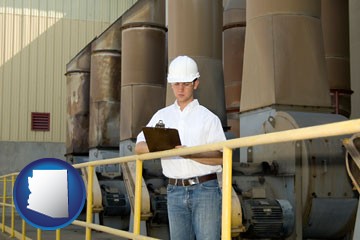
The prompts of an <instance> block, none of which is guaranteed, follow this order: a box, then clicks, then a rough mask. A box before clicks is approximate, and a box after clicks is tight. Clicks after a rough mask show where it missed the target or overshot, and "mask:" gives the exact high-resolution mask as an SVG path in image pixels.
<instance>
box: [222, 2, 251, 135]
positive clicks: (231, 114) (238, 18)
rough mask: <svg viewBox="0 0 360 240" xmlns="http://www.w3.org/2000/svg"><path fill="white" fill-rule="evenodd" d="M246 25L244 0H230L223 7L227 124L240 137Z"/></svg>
mask: <svg viewBox="0 0 360 240" xmlns="http://www.w3.org/2000/svg"><path fill="white" fill-rule="evenodd" d="M245 27H246V0H241V1H239V0H230V1H228V2H227V4H226V6H225V8H224V26H223V41H224V43H223V49H224V52H223V54H224V82H225V100H226V112H227V120H228V125H229V126H230V132H232V133H233V134H234V136H235V137H240V129H239V126H240V124H239V111H240V94H241V79H242V72H243V58H244V44H245Z"/></svg>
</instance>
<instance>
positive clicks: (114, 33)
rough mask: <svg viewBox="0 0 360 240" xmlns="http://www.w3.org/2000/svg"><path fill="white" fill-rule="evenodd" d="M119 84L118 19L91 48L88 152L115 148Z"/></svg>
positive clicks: (117, 129) (119, 28)
mask: <svg viewBox="0 0 360 240" xmlns="http://www.w3.org/2000/svg"><path fill="white" fill-rule="evenodd" d="M120 84H121V18H119V19H118V20H117V21H115V22H114V23H113V24H112V25H111V26H110V27H109V28H108V29H107V30H105V31H104V32H103V33H102V34H101V35H100V36H99V37H98V39H96V41H94V42H93V44H92V53H91V77H90V128H89V147H90V148H118V144H119V122H120Z"/></svg>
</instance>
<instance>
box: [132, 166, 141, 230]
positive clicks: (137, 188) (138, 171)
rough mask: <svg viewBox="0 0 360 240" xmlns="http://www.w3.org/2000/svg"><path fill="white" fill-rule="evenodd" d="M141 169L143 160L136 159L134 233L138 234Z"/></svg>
mask: <svg viewBox="0 0 360 240" xmlns="http://www.w3.org/2000/svg"><path fill="white" fill-rule="evenodd" d="M142 169H143V161H142V160H140V159H136V180H135V207H134V234H137V235H140V221H141V187H142Z"/></svg>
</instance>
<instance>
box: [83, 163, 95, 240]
mask: <svg viewBox="0 0 360 240" xmlns="http://www.w3.org/2000/svg"><path fill="white" fill-rule="evenodd" d="M88 169H89V171H88V185H87V204H86V223H87V224H89V223H92V217H93V216H92V214H93V213H92V202H93V185H94V166H91V165H90V166H89V168H88ZM85 239H86V240H91V228H90V227H86V235H85Z"/></svg>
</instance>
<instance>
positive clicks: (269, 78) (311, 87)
mask: <svg viewBox="0 0 360 240" xmlns="http://www.w3.org/2000/svg"><path fill="white" fill-rule="evenodd" d="M246 7H247V12H246V18H247V21H246V22H247V27H246V38H245V55H244V70H243V80H242V89H241V102H240V111H241V112H245V111H250V110H255V109H259V108H263V107H268V106H273V107H277V106H282V107H284V106H285V108H295V107H297V108H299V107H300V108H302V107H306V108H309V107H314V108H316V109H317V110H318V109H320V108H329V107H330V97H329V83H328V81H327V79H326V64H325V57H324V56H325V54H324V45H323V37H322V34H321V32H322V31H321V22H320V8H321V7H320V1H313V0H304V1H295V0H276V1H261V0H252V1H247V6H246Z"/></svg>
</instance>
